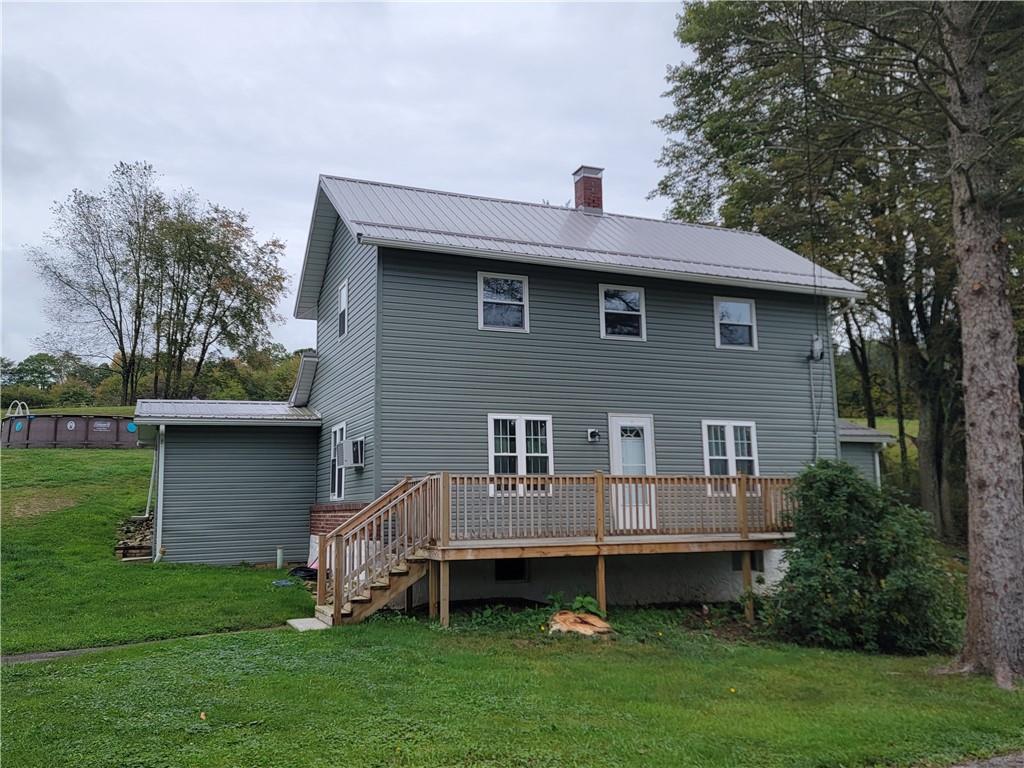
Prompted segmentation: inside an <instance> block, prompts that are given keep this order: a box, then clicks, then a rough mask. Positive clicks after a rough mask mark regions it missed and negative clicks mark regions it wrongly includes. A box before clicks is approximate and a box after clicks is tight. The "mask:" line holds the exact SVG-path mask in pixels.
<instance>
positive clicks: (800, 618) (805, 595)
mask: <svg viewBox="0 0 1024 768" xmlns="http://www.w3.org/2000/svg"><path fill="white" fill-rule="evenodd" d="M792 493H793V495H794V497H795V500H796V502H797V504H798V511H797V512H796V513H795V514H794V519H793V530H794V539H793V541H792V542H791V543H790V545H789V547H788V548H787V550H786V555H785V559H786V563H787V571H786V574H785V576H784V577H783V579H782V581H781V583H780V584H779V586H778V587H777V588H776V589H775V590H774V591H773V592H772V593H771V594H770V595H769V596H768V597H767V599H766V600H765V603H764V609H765V611H764V616H765V619H766V622H767V623H768V624H769V626H770V628H771V629H773V630H774V631H775V632H776V633H777V634H778V635H780V636H781V637H783V638H784V639H787V640H792V641H795V642H799V643H804V644H807V645H821V646H828V647H832V648H858V649H864V650H869V651H882V652H886V653H910V654H920V653H930V652H935V651H940V652H945V651H950V650H952V649H953V648H954V647H955V645H956V643H957V640H958V638H959V633H960V621H961V615H962V600H961V598H960V596H959V594H958V589H957V586H956V584H955V582H954V579H953V576H952V575H951V574H949V573H947V572H946V570H945V569H944V568H943V566H942V562H941V559H940V556H939V552H938V549H937V548H936V544H935V541H934V539H933V538H932V535H931V522H930V520H929V519H928V517H927V516H926V515H925V513H924V512H921V511H920V510H918V509H914V508H913V507H909V506H907V505H906V504H903V503H902V502H900V501H899V500H898V499H897V498H896V497H895V496H894V495H891V494H889V493H886V492H883V491H880V490H879V489H877V488H876V487H875V486H874V485H872V484H871V483H869V482H868V481H867V480H865V479H864V478H863V477H861V476H860V474H859V473H858V472H857V470H856V469H854V468H853V467H851V466H850V465H849V464H846V463H844V462H840V461H819V462H817V463H816V464H815V465H813V466H811V467H809V468H808V469H806V470H805V471H804V472H803V473H801V474H800V476H799V477H798V478H797V480H796V483H795V485H794V488H793V490H792Z"/></svg>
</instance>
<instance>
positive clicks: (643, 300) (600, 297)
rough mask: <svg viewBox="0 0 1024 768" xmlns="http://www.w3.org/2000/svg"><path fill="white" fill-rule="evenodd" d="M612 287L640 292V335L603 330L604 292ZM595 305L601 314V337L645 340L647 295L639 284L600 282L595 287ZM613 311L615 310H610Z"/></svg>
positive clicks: (629, 313) (626, 313) (628, 313)
mask: <svg viewBox="0 0 1024 768" xmlns="http://www.w3.org/2000/svg"><path fill="white" fill-rule="evenodd" d="M609 288H612V289H614V290H619V291H639V292H640V335H639V336H622V335H619V334H616V333H611V334H610V333H607V332H606V330H605V322H604V315H605V306H604V292H605V291H606V290H607V289H609ZM597 305H598V308H599V309H600V314H601V318H600V319H601V338H602V339H621V340H623V341H647V297H646V295H645V294H644V289H643V288H641V287H640V286H639V285H612V284H611V283H601V284H600V285H598V287H597ZM612 311H613V312H614V311H615V310H612ZM620 314H624V315H632V314H634V313H633V312H621V313H620Z"/></svg>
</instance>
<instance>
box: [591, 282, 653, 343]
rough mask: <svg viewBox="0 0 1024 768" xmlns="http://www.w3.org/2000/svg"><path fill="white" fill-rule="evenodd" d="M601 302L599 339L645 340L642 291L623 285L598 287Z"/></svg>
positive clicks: (645, 320) (645, 323)
mask: <svg viewBox="0 0 1024 768" xmlns="http://www.w3.org/2000/svg"><path fill="white" fill-rule="evenodd" d="M599 291H600V301H601V338H602V339H636V340H638V341H644V340H645V339H646V338H647V319H646V317H645V312H646V310H645V307H644V289H643V288H631V287H629V286H625V285H601V286H599Z"/></svg>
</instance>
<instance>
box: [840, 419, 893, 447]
mask: <svg viewBox="0 0 1024 768" xmlns="http://www.w3.org/2000/svg"><path fill="white" fill-rule="evenodd" d="M894 439H895V438H893V436H892V435H890V434H888V433H886V432H879V431H878V430H877V429H872V428H871V427H865V426H863V425H862V424H854V423H853V422H852V421H847V420H846V419H839V441H840V442H843V443H891V442H893V440H894Z"/></svg>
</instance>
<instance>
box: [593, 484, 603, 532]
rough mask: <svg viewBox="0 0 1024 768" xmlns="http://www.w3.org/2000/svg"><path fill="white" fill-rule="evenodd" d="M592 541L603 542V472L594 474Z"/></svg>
mask: <svg viewBox="0 0 1024 768" xmlns="http://www.w3.org/2000/svg"><path fill="white" fill-rule="evenodd" d="M594 529H595V530H594V539H595V540H597V541H604V472H601V471H600V470H597V471H595V472H594Z"/></svg>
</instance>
